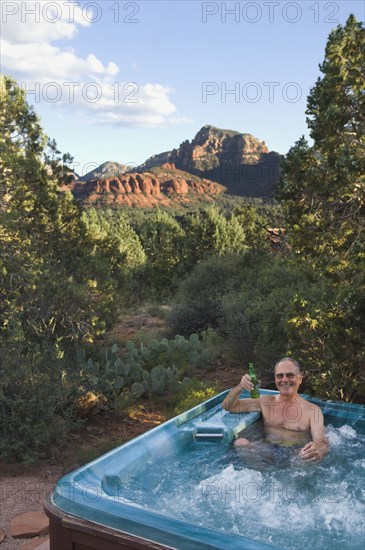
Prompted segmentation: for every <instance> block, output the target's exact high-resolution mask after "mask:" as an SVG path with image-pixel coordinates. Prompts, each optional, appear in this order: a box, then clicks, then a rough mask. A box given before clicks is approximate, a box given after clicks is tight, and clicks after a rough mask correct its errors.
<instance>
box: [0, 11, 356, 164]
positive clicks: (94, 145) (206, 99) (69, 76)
mask: <svg viewBox="0 0 365 550" xmlns="http://www.w3.org/2000/svg"><path fill="white" fill-rule="evenodd" d="M0 7H1V49H0V61H1V72H2V73H3V74H6V75H11V76H12V77H14V78H16V79H17V81H18V83H19V84H20V85H21V86H22V87H23V88H24V90H25V91H26V94H27V95H26V97H27V101H28V103H29V104H30V105H33V107H34V109H35V111H36V112H37V114H38V115H39V117H40V120H41V125H42V127H43V128H44V130H45V132H46V134H47V135H48V136H49V137H50V138H52V139H55V140H56V142H57V144H58V147H59V149H60V150H61V151H62V153H66V152H68V153H70V154H71V155H72V156H73V157H74V163H73V169H74V170H75V171H76V172H77V173H78V174H79V175H84V174H86V173H87V172H89V171H90V170H92V169H94V168H95V167H97V166H99V165H100V164H102V163H103V162H105V161H108V160H109V161H115V162H119V163H121V164H127V165H129V166H131V167H134V166H138V165H139V164H141V163H143V162H144V161H145V160H146V159H147V158H148V157H150V156H152V155H154V154H158V153H161V152H163V151H169V150H171V149H173V148H177V147H178V146H179V145H180V143H182V142H183V141H185V140H189V141H191V140H192V139H193V138H194V136H195V135H196V133H197V132H198V131H199V129H200V128H201V127H202V126H204V125H206V124H211V125H213V126H217V127H219V128H224V129H230V130H236V131H238V132H242V133H249V134H252V135H253V136H255V137H256V138H258V139H259V140H261V141H265V143H266V145H267V147H268V148H269V150H271V151H277V152H279V153H281V154H285V153H287V151H288V150H289V148H290V147H291V146H293V145H294V143H295V142H296V141H297V140H298V139H299V138H300V137H301V135H303V134H304V135H305V136H307V137H308V130H307V124H306V115H305V110H306V101H307V96H308V94H309V93H310V89H311V87H312V86H313V85H314V84H315V82H316V80H317V78H318V77H319V76H320V75H321V73H320V69H319V64H320V63H321V62H322V61H323V59H324V52H325V45H326V42H327V39H328V35H329V33H330V32H331V30H332V29H334V28H336V26H337V25H338V24H341V25H343V24H344V23H345V22H346V20H347V18H348V16H349V15H350V13H353V14H354V15H355V16H356V17H357V19H358V20H364V15H365V3H364V1H363V0H336V1H335V2H331V1H327V0H318V1H315V0H299V1H296V2H295V1H280V0H262V1H242V2H239V1H229V2H222V1H209V2H208V1H198V0H181V1H180V0H177V1H174V0H136V1H134V0H133V1H115V0H113V1H109V0H105V1H95V2H93V1H90V2H89V1H78V2H76V1H69V0H56V1H51V0H50V1H48V0H39V1H21V0H19V1H7V0H2V2H1V4H0Z"/></svg>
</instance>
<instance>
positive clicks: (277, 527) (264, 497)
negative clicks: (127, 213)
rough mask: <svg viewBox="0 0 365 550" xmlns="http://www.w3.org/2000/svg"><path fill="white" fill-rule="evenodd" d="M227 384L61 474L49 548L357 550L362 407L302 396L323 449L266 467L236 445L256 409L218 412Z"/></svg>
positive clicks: (364, 442)
mask: <svg viewBox="0 0 365 550" xmlns="http://www.w3.org/2000/svg"><path fill="white" fill-rule="evenodd" d="M228 391H229V390H227V391H225V392H223V393H221V394H219V395H217V396H215V397H214V398H212V399H209V400H208V401H206V402H205V403H203V404H201V405H199V406H197V407H195V408H193V409H191V410H189V411H187V412H185V413H183V414H181V415H179V416H177V417H176V418H173V419H172V420H169V421H168V422H165V423H164V424H162V425H160V426H158V427H156V428H154V429H152V430H151V431H149V432H147V433H145V434H143V435H141V436H139V437H137V438H135V439H134V440H132V441H129V442H128V443H125V444H124V445H122V446H120V447H118V448H116V449H114V450H112V451H110V452H109V453H107V454H105V455H103V456H102V457H100V458H98V459H97V460H94V461H93V462H91V463H89V464H87V465H85V466H83V467H81V468H79V469H78V470H76V471H74V472H72V473H70V474H68V475H66V476H65V477H63V478H62V479H61V480H60V481H59V482H58V483H57V485H56V487H55V489H54V491H53V493H52V495H51V496H50V497H49V498H48V499H47V501H46V504H45V510H46V513H47V515H48V516H49V519H50V540H51V550H86V549H93V550H113V549H115V550H116V549H121V548H125V549H131V548H140V549H143V548H156V549H162V548H165V549H166V548H175V549H182V550H207V549H222V550H223V549H224V550H240V549H242V550H243V549H245V550H265V549H266V550H269V549H271V550H273V549H277V550H278V549H286V548H288V549H290V550H292V549H295V550H296V549H298V550H299V549H304V548H308V547H310V546H316V548H317V549H318V550H320V549H323V550H327V549H328V548H331V549H332V550H334V549H335V548H337V547H338V548H339V549H340V548H341V550H346V549H348V550H355V548H356V545H357V544H358V548H359V549H360V548H362V545H363V540H364V539H362V540H361V537H364V520H363V518H364V515H365V488H364V484H363V478H364V474H365V460H364V458H363V455H362V454H361V453H363V452H364V448H365V436H364V434H365V414H364V412H365V407H364V406H362V405H354V404H345V403H334V402H329V401H322V400H319V399H315V398H310V397H309V396H306V395H303V397H304V398H306V399H308V400H309V401H311V402H313V403H315V404H317V405H319V406H320V407H321V408H322V411H323V413H324V416H325V422H326V425H327V426H326V431H327V435H328V437H329V439H330V443H331V451H330V453H329V454H328V455H327V457H326V458H325V459H324V460H323V461H322V462H321V463H312V464H308V463H305V462H304V461H303V460H301V459H299V458H296V457H295V458H294V459H293V460H291V462H290V464H286V466H285V468H284V466H283V464H284V463H283V462H280V464H279V465H276V466H275V465H274V466H273V467H272V468H269V469H267V468H265V469H264V470H262V469H260V467H259V466H258V467H257V468H255V467H252V465H250V464H246V463H245V462H244V461H242V459H241V458H240V456H239V453H237V451H236V449H235V448H234V447H233V445H232V442H233V440H234V438H235V437H236V436H237V434H238V433H240V432H242V430H245V429H246V430H247V429H248V430H252V425H253V424H254V423H259V422H260V420H259V419H260V414H259V413H258V412H250V413H245V414H242V413H240V414H233V413H229V412H227V411H224V410H223V409H222V407H221V403H222V401H223V399H224V397H225V396H226V395H227V393H228ZM261 393H262V394H270V393H277V392H272V391H270V390H261ZM242 396H243V397H244V396H247V394H245V392H243V393H242ZM255 426H256V424H255ZM340 462H341V463H343V464H342V466H341V467H340V466H339V463H340ZM349 464H350V465H351V469H350V467H349ZM329 473H331V476H332V478H329V477H328V474H329ZM361 484H362V486H361ZM303 495H304V496H305V498H304V496H303ZM336 510H337V511H336ZM303 518H304V531H303V533H302V532H301V531H300V530H301V526H302V525H303ZM318 518H320V519H319V520H318ZM321 518H322V519H321ZM347 518H348V519H347ZM313 522H314V523H313ZM311 525H313V527H309V526H311ZM324 532H325V536H324V534H323V533H324ZM291 537H293V540H291ZM354 541H355V546H354ZM336 545H337V546H336ZM346 545H347V546H346ZM350 545H351V546H350Z"/></svg>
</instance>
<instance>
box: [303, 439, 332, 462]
mask: <svg viewBox="0 0 365 550" xmlns="http://www.w3.org/2000/svg"><path fill="white" fill-rule="evenodd" d="M327 449H328V445H327V443H326V442H324V441H323V442H322V441H317V442H314V441H309V443H307V444H306V445H304V447H303V449H301V450H300V453H299V456H300V457H301V458H303V459H304V460H313V461H316V462H318V461H319V460H322V458H323V457H324V456H325V454H326V453H327Z"/></svg>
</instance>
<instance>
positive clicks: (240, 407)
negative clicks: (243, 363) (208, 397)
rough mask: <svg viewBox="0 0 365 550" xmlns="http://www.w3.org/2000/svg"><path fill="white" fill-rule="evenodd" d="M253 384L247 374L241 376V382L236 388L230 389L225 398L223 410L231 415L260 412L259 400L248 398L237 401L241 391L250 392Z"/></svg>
mask: <svg viewBox="0 0 365 550" xmlns="http://www.w3.org/2000/svg"><path fill="white" fill-rule="evenodd" d="M252 388H253V384H252V382H251V378H250V375H249V374H245V375H244V376H242V379H241V382H240V383H239V384H238V386H236V387H234V388H232V389H231V391H230V392H229V394H228V395H227V396H226V398H225V399H224V401H223V403H222V407H223V409H226V411H229V412H233V413H240V412H252V411H261V403H260V398H258V399H252V398H250V397H248V398H246V399H238V397H239V395H240V393H241V392H242V390H247V391H251V390H252Z"/></svg>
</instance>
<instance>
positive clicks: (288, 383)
mask: <svg viewBox="0 0 365 550" xmlns="http://www.w3.org/2000/svg"><path fill="white" fill-rule="evenodd" d="M301 382H302V375H301V374H300V372H299V371H298V368H297V367H296V365H294V363H292V362H291V361H288V360H285V361H282V362H281V363H279V364H278V365H277V367H276V369H275V384H276V387H277V389H278V390H279V392H280V393H281V394H282V395H286V396H291V395H294V394H296V393H297V391H298V389H299V386H300V384H301Z"/></svg>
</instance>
